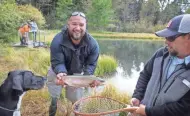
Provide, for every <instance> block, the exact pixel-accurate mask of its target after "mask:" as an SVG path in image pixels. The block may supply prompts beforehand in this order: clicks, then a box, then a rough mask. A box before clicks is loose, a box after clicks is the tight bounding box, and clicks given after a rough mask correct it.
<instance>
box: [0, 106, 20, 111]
mask: <svg viewBox="0 0 190 116" xmlns="http://www.w3.org/2000/svg"><path fill="white" fill-rule="evenodd" d="M0 109H3V110H6V111H10V112H15V111H20V108H19V109H16V110H11V109H8V108H5V107H2V106H0Z"/></svg>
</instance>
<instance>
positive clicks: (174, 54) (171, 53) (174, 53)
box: [169, 51, 178, 56]
mask: <svg viewBox="0 0 190 116" xmlns="http://www.w3.org/2000/svg"><path fill="white" fill-rule="evenodd" d="M169 53H170V55H171V56H177V55H178V53H177V52H176V51H172V52H169Z"/></svg>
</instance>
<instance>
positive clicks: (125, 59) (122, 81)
mask: <svg viewBox="0 0 190 116" xmlns="http://www.w3.org/2000/svg"><path fill="white" fill-rule="evenodd" d="M98 43H99V45H100V53H101V54H106V55H111V56H114V57H115V58H116V60H117V61H118V64H119V66H118V67H117V73H116V74H114V75H113V76H111V78H110V79H109V81H111V82H112V83H113V84H114V85H115V86H116V87H117V88H119V89H120V90H122V91H126V92H128V93H130V94H132V93H133V90H134V88H135V85H136V82H137V79H138V76H139V73H140V71H141V70H142V69H143V67H144V64H145V63H146V62H147V61H148V59H150V57H151V56H152V55H153V54H154V52H155V51H156V50H157V49H158V48H160V47H163V46H164V41H151V40H145V41H142V40H123V39H122V40H112V39H109V40H98Z"/></svg>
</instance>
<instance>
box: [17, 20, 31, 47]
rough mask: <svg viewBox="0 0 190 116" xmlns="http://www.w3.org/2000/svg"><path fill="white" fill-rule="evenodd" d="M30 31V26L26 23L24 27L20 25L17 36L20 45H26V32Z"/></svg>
mask: <svg viewBox="0 0 190 116" xmlns="http://www.w3.org/2000/svg"><path fill="white" fill-rule="evenodd" d="M29 31H30V25H29V24H28V23H25V24H24V25H22V26H21V27H20V28H19V30H18V32H19V36H20V42H21V45H28V40H29V39H28V32H29Z"/></svg>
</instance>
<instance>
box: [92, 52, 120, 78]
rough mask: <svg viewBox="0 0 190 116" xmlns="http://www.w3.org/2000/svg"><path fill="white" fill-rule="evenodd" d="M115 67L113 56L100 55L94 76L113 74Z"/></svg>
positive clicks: (115, 62)
mask: <svg viewBox="0 0 190 116" xmlns="http://www.w3.org/2000/svg"><path fill="white" fill-rule="evenodd" d="M117 65H118V64H117V61H116V59H115V58H114V57H113V56H108V55H101V56H100V57H99V59H98V65H97V68H96V71H95V75H98V76H104V75H106V74H110V73H113V72H115V70H116V67H117Z"/></svg>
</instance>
